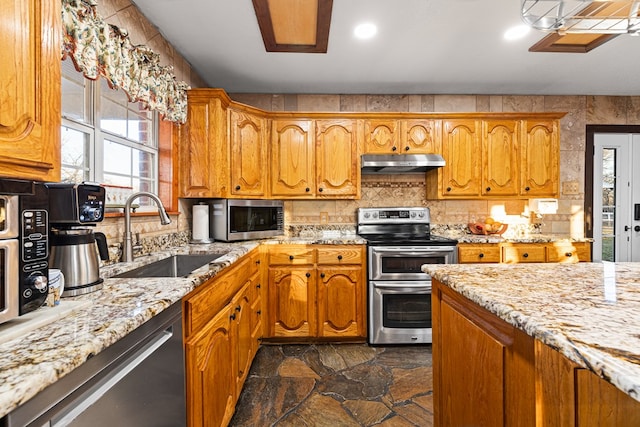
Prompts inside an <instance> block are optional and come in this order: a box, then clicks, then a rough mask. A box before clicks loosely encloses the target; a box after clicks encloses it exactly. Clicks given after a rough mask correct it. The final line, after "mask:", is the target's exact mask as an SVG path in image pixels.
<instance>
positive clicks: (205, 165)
mask: <svg viewBox="0 0 640 427" xmlns="http://www.w3.org/2000/svg"><path fill="white" fill-rule="evenodd" d="M187 96H188V103H187V122H186V123H185V124H184V125H183V126H181V129H180V132H179V136H180V196H181V197H227V196H228V188H227V186H228V184H227V183H228V180H229V159H228V152H227V151H228V145H227V111H226V106H225V105H224V104H223V102H222V100H221V99H220V98H219V97H218V96H217V94H216V92H210V91H208V90H207V89H192V90H190V91H189V92H188V94H187Z"/></svg>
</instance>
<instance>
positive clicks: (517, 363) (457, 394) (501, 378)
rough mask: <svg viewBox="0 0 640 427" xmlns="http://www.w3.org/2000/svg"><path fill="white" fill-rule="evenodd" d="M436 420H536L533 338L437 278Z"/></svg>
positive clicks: (524, 423)
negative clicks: (441, 282) (449, 287)
mask: <svg viewBox="0 0 640 427" xmlns="http://www.w3.org/2000/svg"><path fill="white" fill-rule="evenodd" d="M432 304H433V305H432V308H433V327H434V329H433V345H432V348H433V373H434V379H433V386H434V391H433V396H434V425H440V426H518V427H533V426H534V425H536V419H535V410H536V400H535V370H534V342H533V339H532V338H531V337H529V336H527V335H526V334H525V333H523V332H520V331H519V330H517V329H516V328H514V327H513V326H511V325H509V324H507V323H506V322H504V321H503V320H501V319H499V318H498V317H496V316H495V315H493V314H491V313H489V312H488V311H487V310H485V309H483V308H481V307H479V306H477V305H475V304H474V303H472V302H471V301H469V300H467V299H466V298H464V297H463V296H461V295H460V294H457V293H455V291H452V290H450V289H448V288H447V287H445V286H444V285H442V284H440V283H439V282H438V281H437V280H433V294H432Z"/></svg>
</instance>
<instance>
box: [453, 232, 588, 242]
mask: <svg viewBox="0 0 640 427" xmlns="http://www.w3.org/2000/svg"><path fill="white" fill-rule="evenodd" d="M445 237H447V236H445ZM451 238H453V239H456V240H457V241H458V243H556V242H567V243H571V242H591V241H592V240H593V239H590V238H587V237H583V238H576V237H570V236H567V235H562V234H535V233H531V234H523V235H521V236H507V237H503V236H500V235H495V234H494V235H491V234H489V235H482V234H469V233H465V234H461V233H458V234H457V235H455V236H452V237H451Z"/></svg>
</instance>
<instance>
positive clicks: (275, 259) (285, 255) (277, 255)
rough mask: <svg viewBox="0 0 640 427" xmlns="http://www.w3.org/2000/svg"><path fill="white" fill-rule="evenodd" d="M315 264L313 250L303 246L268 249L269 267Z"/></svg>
mask: <svg viewBox="0 0 640 427" xmlns="http://www.w3.org/2000/svg"><path fill="white" fill-rule="evenodd" d="M314 262H315V249H313V248H310V247H308V246H303V245H291V246H289V245H278V246H277V247H275V246H274V247H273V248H270V249H269V265H274V264H278V265H301V264H313V263H314Z"/></svg>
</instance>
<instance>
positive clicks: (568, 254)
mask: <svg viewBox="0 0 640 427" xmlns="http://www.w3.org/2000/svg"><path fill="white" fill-rule="evenodd" d="M564 256H566V257H569V258H571V257H572V256H573V254H572V253H571V252H567V253H566V254H564Z"/></svg>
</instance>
